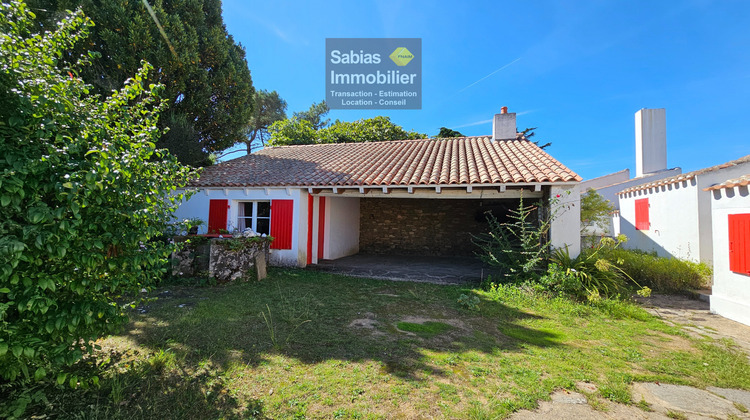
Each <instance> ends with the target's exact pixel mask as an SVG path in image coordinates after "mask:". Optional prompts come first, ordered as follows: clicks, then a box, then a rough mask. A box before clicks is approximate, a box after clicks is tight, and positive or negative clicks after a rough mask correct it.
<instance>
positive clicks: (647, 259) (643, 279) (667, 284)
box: [604, 248, 711, 293]
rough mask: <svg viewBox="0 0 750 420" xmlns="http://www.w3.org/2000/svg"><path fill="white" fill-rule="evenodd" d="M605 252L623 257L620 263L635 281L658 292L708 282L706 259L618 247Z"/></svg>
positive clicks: (695, 286) (701, 284) (683, 289)
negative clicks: (688, 259) (696, 261)
mask: <svg viewBox="0 0 750 420" xmlns="http://www.w3.org/2000/svg"><path fill="white" fill-rule="evenodd" d="M604 255H606V257H607V258H609V259H611V260H617V261H622V264H620V267H621V268H622V270H623V271H624V272H626V273H627V274H628V275H629V276H630V277H631V278H632V279H633V280H634V281H636V282H638V283H639V284H642V285H644V286H648V287H650V288H652V289H654V290H656V291H659V292H667V293H675V292H681V291H686V290H690V289H700V288H703V287H706V286H707V285H709V284H710V283H711V267H709V266H708V265H707V264H706V263H695V262H692V261H685V260H680V259H677V258H665V257H659V256H657V255H656V253H646V252H643V251H638V250H630V249H621V248H618V249H609V250H606V251H605V252H604Z"/></svg>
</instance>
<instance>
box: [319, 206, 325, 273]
mask: <svg viewBox="0 0 750 420" xmlns="http://www.w3.org/2000/svg"><path fill="white" fill-rule="evenodd" d="M325 232H326V198H325V197H319V198H318V261H320V260H322V259H323V255H324V253H323V248H324V246H325Z"/></svg>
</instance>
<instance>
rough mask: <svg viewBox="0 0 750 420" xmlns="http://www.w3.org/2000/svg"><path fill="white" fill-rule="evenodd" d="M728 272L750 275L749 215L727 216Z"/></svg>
mask: <svg viewBox="0 0 750 420" xmlns="http://www.w3.org/2000/svg"><path fill="white" fill-rule="evenodd" d="M729 270H730V271H733V272H735V273H741V274H750V214H730V215H729Z"/></svg>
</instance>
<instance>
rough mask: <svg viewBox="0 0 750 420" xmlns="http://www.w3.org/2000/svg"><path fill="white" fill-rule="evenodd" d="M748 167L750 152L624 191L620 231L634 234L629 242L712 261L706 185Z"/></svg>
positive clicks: (662, 253)
mask: <svg viewBox="0 0 750 420" xmlns="http://www.w3.org/2000/svg"><path fill="white" fill-rule="evenodd" d="M748 172H750V155H747V156H745V157H743V158H740V159H737V160H733V161H731V162H727V163H724V164H721V165H716V166H712V167H710V168H704V169H700V170H697V171H693V172H688V173H684V174H679V175H674V176H669V177H665V178H661V179H658V180H654V181H649V182H646V183H642V184H640V185H635V186H632V187H629V188H626V189H624V190H622V191H620V192H619V193H618V196H619V203H620V231H621V232H622V233H624V234H625V235H626V236H627V237H628V242H627V243H626V244H625V246H626V247H628V248H633V249H641V250H645V251H656V253H657V254H658V255H660V256H664V257H677V258H681V259H685V260H691V261H703V262H705V263H708V264H711V263H712V262H713V237H712V226H713V225H712V216H711V196H712V194H711V192H709V191H705V189H706V188H708V187H710V186H712V185H715V184H718V183H721V182H724V181H726V180H727V179H731V178H736V177H739V176H742V175H745V174H747V173H748Z"/></svg>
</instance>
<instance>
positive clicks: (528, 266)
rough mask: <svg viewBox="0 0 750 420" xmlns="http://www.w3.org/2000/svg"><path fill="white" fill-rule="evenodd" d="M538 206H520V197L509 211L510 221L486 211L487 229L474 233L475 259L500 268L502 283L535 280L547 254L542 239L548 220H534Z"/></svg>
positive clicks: (548, 225) (547, 230)
mask: <svg viewBox="0 0 750 420" xmlns="http://www.w3.org/2000/svg"><path fill="white" fill-rule="evenodd" d="M538 207H539V206H538V205H530V206H526V205H524V202H523V196H521V199H520V200H519V204H518V208H517V209H513V210H510V215H509V216H508V217H509V218H510V219H511V222H504V223H503V222H500V221H499V220H497V218H496V217H495V216H494V215H492V214H491V213H487V215H486V216H487V222H488V223H489V226H490V230H489V232H488V233H486V234H483V235H478V236H474V243H475V244H476V245H477V246H478V247H479V248H480V250H481V251H480V252H479V253H478V256H479V258H480V259H481V260H482V261H483V262H485V263H487V264H489V265H491V266H493V267H498V268H500V271H501V275H502V277H501V282H502V283H514V282H520V281H524V280H527V279H535V278H538V277H539V275H540V274H541V273H540V271H541V270H542V269H543V268H542V266H543V262H544V261H545V260H546V259H547V256H548V254H549V249H548V248H547V246H546V244H545V242H546V237H547V232H549V228H550V223H551V220H543V221H537V218H536V217H535V216H536V214H537V209H538Z"/></svg>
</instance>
